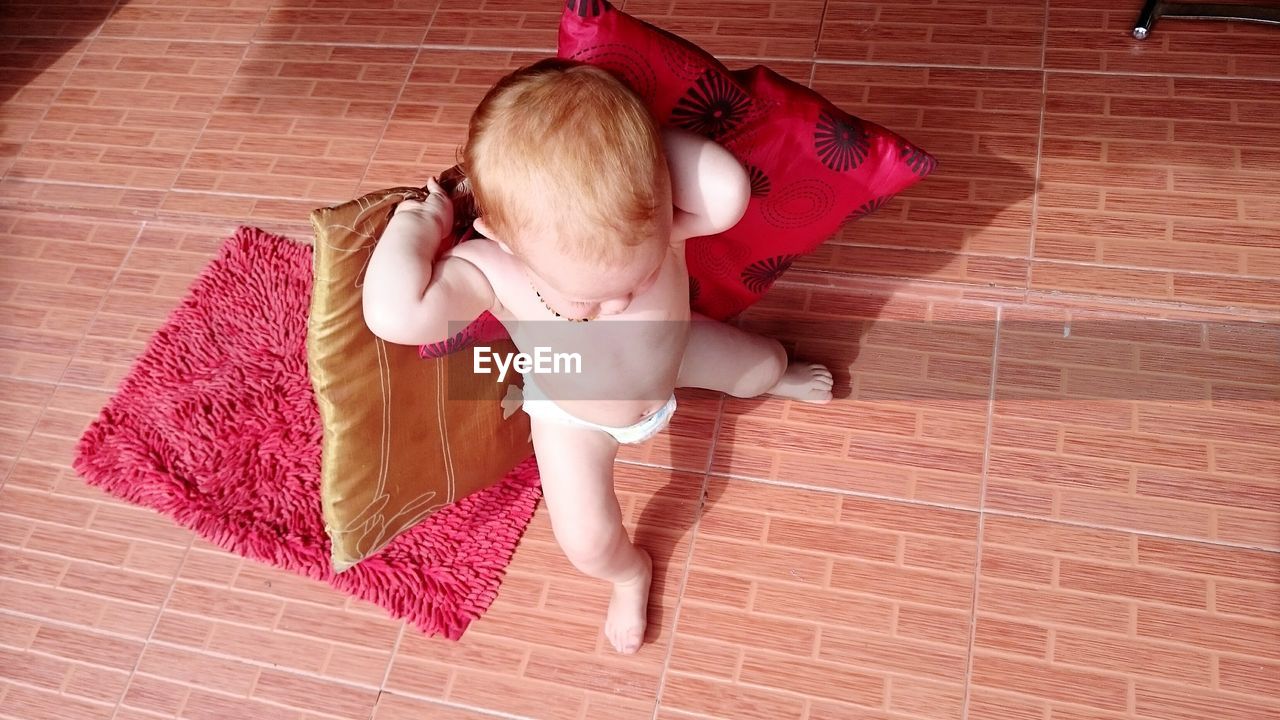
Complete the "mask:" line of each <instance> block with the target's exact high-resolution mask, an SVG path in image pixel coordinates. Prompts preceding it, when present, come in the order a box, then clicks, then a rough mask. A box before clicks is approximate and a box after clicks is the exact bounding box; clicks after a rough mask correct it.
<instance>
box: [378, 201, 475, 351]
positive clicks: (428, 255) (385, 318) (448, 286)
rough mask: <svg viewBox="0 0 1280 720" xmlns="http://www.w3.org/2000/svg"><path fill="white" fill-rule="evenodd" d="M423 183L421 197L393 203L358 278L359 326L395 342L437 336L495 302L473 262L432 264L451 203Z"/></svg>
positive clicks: (449, 221)
mask: <svg viewBox="0 0 1280 720" xmlns="http://www.w3.org/2000/svg"><path fill="white" fill-rule="evenodd" d="M427 187H428V189H429V190H430V195H428V196H427V199H426V200H425V201H423V202H417V201H413V200H406V201H403V202H401V203H400V204H399V205H398V206H397V207H396V211H395V214H393V215H392V217H391V220H390V221H389V222H388V223H387V229H386V230H385V231H384V232H383V233H382V237H381V238H379V239H378V244H377V245H376V246H374V248H373V257H371V258H370V259H369V268H368V270H367V271H366V273H365V279H364V297H363V299H364V321H365V324H367V325H368V326H369V329H370V330H371V331H373V334H374V335H377V336H378V337H380V338H382V339H383V340H386V341H387V342H392V343H397V344H401V345H421V344H425V343H432V342H437V341H440V340H443V339H445V338H447V337H449V335H450V328H449V323H450V321H462V322H470V321H471V320H474V319H475V318H476V317H477V316H479V315H480V314H481V313H482V312H484V311H485V310H490V309H492V307H493V305H494V302H495V301H494V294H493V288H492V287H491V286H490V285H489V280H488V279H487V278H486V277H485V275H484V273H482V272H480V270H479V269H478V268H477V267H476V266H475V265H472V264H471V263H469V262H467V261H466V260H463V259H461V258H456V257H449V256H446V257H444V258H442V259H441V260H440V261H439V262H437V263H435V264H434V267H433V266H432V260H433V259H434V258H435V256H436V252H437V251H438V250H439V248H440V243H441V242H442V241H443V240H444V238H445V237H446V236H447V235H448V234H449V232H450V230H451V228H452V225H453V202H452V201H451V200H450V199H449V196H448V195H447V194H445V193H444V191H443V190H442V189H441V188H440V185H439V184H438V183H436V181H435V180H432V181H431V182H429V183H428V184H427Z"/></svg>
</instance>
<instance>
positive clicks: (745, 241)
mask: <svg viewBox="0 0 1280 720" xmlns="http://www.w3.org/2000/svg"><path fill="white" fill-rule="evenodd" d="M559 55H560V57H562V58H568V59H573V60H579V61H582V62H587V63H591V64H593V65H597V66H599V67H602V68H605V69H607V70H609V71H610V72H612V73H614V74H615V75H616V76H617V77H619V78H621V79H622V80H623V81H624V82H626V83H627V85H628V86H630V87H631V89H632V90H634V91H635V92H636V93H637V94H638V95H640V97H642V98H643V99H644V101H645V102H646V103H647V104H648V105H649V108H650V109H651V110H652V111H653V113H654V115H655V116H656V117H657V118H658V120H659V122H660V123H662V124H663V125H665V126H676V127H682V128H686V129H688V130H691V131H694V132H697V133H699V134H701V135H703V136H704V137H707V138H710V139H712V140H715V141H717V142H718V143H720V144H721V145H723V146H725V147H726V148H728V149H729V151H730V152H732V153H733V154H734V156H735V157H737V158H738V161H739V162H741V163H742V164H743V165H744V166H745V167H746V169H747V172H748V173H749V174H750V177H751V195H752V197H751V201H750V203H749V204H748V207H747V213H746V215H745V216H744V217H743V219H742V221H741V222H739V223H738V224H737V225H736V226H735V227H734V228H733V229H731V230H729V231H728V232H725V233H722V234H720V235H716V236H712V237H706V238H696V239H693V240H690V241H689V244H688V249H687V251H686V253H687V258H688V264H689V275H690V278H691V282H690V285H691V290H690V291H691V293H692V295H693V307H694V309H695V310H697V311H698V312H701V313H704V314H706V315H709V316H711V317H714V318H719V319H727V318H730V317H732V316H734V315H736V314H738V313H739V312H741V311H742V310H744V309H746V308H747V307H749V306H750V305H751V304H752V303H754V302H755V301H756V300H758V299H759V298H760V296H762V295H763V294H764V293H765V292H766V291H767V290H768V289H769V287H770V286H772V285H773V283H774V282H775V281H776V280H777V279H778V277H779V276H781V275H782V273H783V272H785V271H786V269H787V268H788V267H790V266H791V263H792V262H793V261H795V260H796V258H799V257H801V256H803V255H806V254H808V253H810V252H813V250H815V249H816V248H817V247H818V246H819V245H820V244H822V242H823V241H824V240H826V239H827V238H828V237H830V236H831V235H832V234H833V233H835V232H836V230H838V229H839V228H840V226H841V225H842V224H843V223H844V222H846V221H848V220H853V219H856V218H859V217H863V216H865V215H867V214H869V213H871V212H873V211H875V210H876V209H877V208H879V207H880V206H881V205H883V204H884V203H885V202H887V201H888V200H889V199H890V198H891V197H893V196H894V195H896V194H898V193H900V192H902V191H903V190H905V189H906V188H908V187H910V186H912V185H914V184H916V183H917V182H919V181H920V180H922V179H924V177H925V176H927V175H928V174H929V173H931V172H932V171H933V169H934V168H935V167H936V166H937V161H936V160H934V158H933V156H931V155H929V154H928V153H926V152H925V151H923V150H921V149H920V148H918V147H916V146H915V145H912V144H911V143H909V142H907V141H906V140H904V139H903V138H901V137H899V136H898V135H896V134H894V133H893V132H891V131H889V130H886V129H885V128H883V127H880V126H879V125H876V124H875V123H871V122H868V121H866V120H861V119H859V118H857V117H854V116H852V115H850V114H849V113H847V112H845V111H843V110H841V109H840V108H838V107H836V106H835V105H833V104H831V102H829V101H828V100H827V99H826V98H823V97H822V96H821V95H819V94H817V93H815V92H814V91H812V90H810V89H809V88H806V87H804V86H803V85H799V84H797V83H795V82H792V81H791V80H788V79H786V78H784V77H782V76H780V75H778V74H777V73H775V72H773V71H771V70H769V69H768V68H765V67H763V66H760V65H757V66H755V67H752V68H749V69H746V70H738V71H730V70H729V69H728V68H726V67H725V66H724V65H723V64H721V63H720V62H719V61H717V60H716V59H715V58H714V57H712V56H711V55H709V54H707V53H706V52H705V51H703V50H702V49H701V48H699V47H697V46H695V45H693V44H692V43H689V42H688V41H686V40H683V39H681V38H679V37H676V36H675V35H672V34H671V33H668V32H666V31H663V30H661V29H659V28H656V27H654V26H653V25H650V24H648V23H646V22H643V21H641V20H638V19H636V18H633V17H631V16H630V15H627V14H626V13H624V12H622V11H620V10H617V9H615V8H614V7H613V6H612V5H610V4H609V3H608V2H606V1H605V0H568V2H567V5H566V6H565V11H564V14H563V16H562V17H561V20H560V47H559Z"/></svg>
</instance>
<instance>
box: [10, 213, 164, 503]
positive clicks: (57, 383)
mask: <svg viewBox="0 0 1280 720" xmlns="http://www.w3.org/2000/svg"><path fill="white" fill-rule="evenodd" d="M53 214H54V215H57V213H53ZM146 227H147V223H146V221H142V222H140V223H139V225H138V229H137V230H136V231H135V232H134V234H133V240H131V241H130V242H129V248H128V249H127V250H125V252H124V257H123V258H121V259H120V264H119V265H118V266H116V271H115V273H114V274H113V275H112V276H111V282H109V283H107V287H106V289H104V290H103V291H102V297H100V298H98V306H97V307H95V308H94V309H93V312H92V313H90V314H89V320H88V322H86V323H85V325H84V330H82V331H80V337H79V338H77V339H76V344H75V347H73V348H72V349H71V353H70V356H69V357H67V364H66V365H64V366H63V367H62V370H61V372H59V373H58V379H57V380H54V381H53V382H52V383H42V384H52V385H53V391H52V392H50V393H49V399H48V400H46V401H45V403H44V407H42V408H40V413H39V414H38V415H36V420H35V422H34V423H32V425H31V432H29V433H27V437H26V438H24V439H23V440H22V445H20V446H19V447H18V452H17V453H16V454H15V455H14V456H13V466H12V467H11V468H9V472H7V473H6V474H5V476H4V478H3V479H0V490H3V489H4V487H5V485H7V484H8V483H9V478H10V477H11V476H12V475H13V472H14V471H15V470H17V468H18V461H20V460H21V459H22V454H23V453H24V452H26V450H27V445H29V444H31V438H33V437H35V435H36V429H37V428H39V427H40V421H41V420H43V419H44V416H45V414H46V413H48V412H49V406H50V405H52V404H53V399H54V397H55V396H57V394H58V388H60V387H62V386H63V380H64V379H66V377H67V372H68V371H70V370H71V363H72V362H74V361H75V359H76V356H77V355H79V354H80V351H81V350H82V349H84V342H85V340H86V339H87V338H88V337H89V331H90V330H91V329H92V328H93V324H94V322H95V321H97V319H98V316H99V315H101V314H102V308H104V307H106V305H107V297H108V296H109V295H110V294H111V291H112V290H113V289H114V288H115V286H116V282H117V281H118V280H119V279H120V273H122V272H123V271H124V267H125V265H126V264H128V262H129V258H130V257H131V256H132V255H133V249H134V248H135V247H137V246H138V238H140V237H142V233H143V231H144V230H146ZM67 387H74V385H72V384H68V385H67Z"/></svg>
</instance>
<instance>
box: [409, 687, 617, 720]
mask: <svg viewBox="0 0 1280 720" xmlns="http://www.w3.org/2000/svg"><path fill="white" fill-rule="evenodd" d="M391 694H392V695H395V696H397V697H404V698H412V699H414V700H421V701H423V702H427V703H430V704H431V705H435V706H438V707H447V708H454V709H455V710H466V711H468V712H473V713H475V714H477V715H484V716H485V717H494V718H502V720H535V718H530V717H528V716H525V715H515V714H513V713H509V712H503V711H502V710H493V709H491V708H484V707H480V706H478V705H468V704H466V703H460V702H455V701H453V700H444V699H442V698H437V697H430V696H428V695H421V694H419V693H416V692H414V691H412V690H397V691H394V692H392V693H391ZM593 720H594V719H593Z"/></svg>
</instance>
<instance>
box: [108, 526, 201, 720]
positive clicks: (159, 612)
mask: <svg viewBox="0 0 1280 720" xmlns="http://www.w3.org/2000/svg"><path fill="white" fill-rule="evenodd" d="M195 540H196V538H195V535H194V534H192V536H191V538H190V539H189V540H187V547H186V549H185V550H183V551H182V560H180V561H179V562H178V566H177V568H176V569H175V570H174V571H173V578H172V580H171V581H170V583H169V589H168V590H167V591H165V594H164V601H163V602H161V603H160V607H159V608H157V609H156V619H155V620H153V621H152V622H151V629H150V630H148V631H147V637H146V639H145V640H143V641H142V648H141V649H140V650H139V651H138V659H137V660H134V661H133V668H132V669H131V670H129V677H128V678H127V679H126V680H125V682H124V689H123V690H121V691H120V697H119V698H117V699H116V706H115V708H114V709H112V711H111V717H113V718H114V717H115V716H116V715H117V714H119V712H120V708H121V707H122V706H123V705H124V698H125V696H126V695H128V693H129V686H131V685H133V678H134V677H135V676H136V675H137V674H138V668H140V667H142V658H143V656H145V655H146V654H147V648H149V647H151V646H152V644H151V643H152V639H153V638H154V637H155V634H156V628H158V627H160V620H161V619H162V618H163V617H164V611H165V609H166V608H168V607H169V599H170V598H172V597H173V590H174V588H176V587H177V586H178V573H180V572H182V566H183V565H185V564H186V562H187V558H188V557H189V556H190V555H191V548H192V547H193V546H194V545H195Z"/></svg>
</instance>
